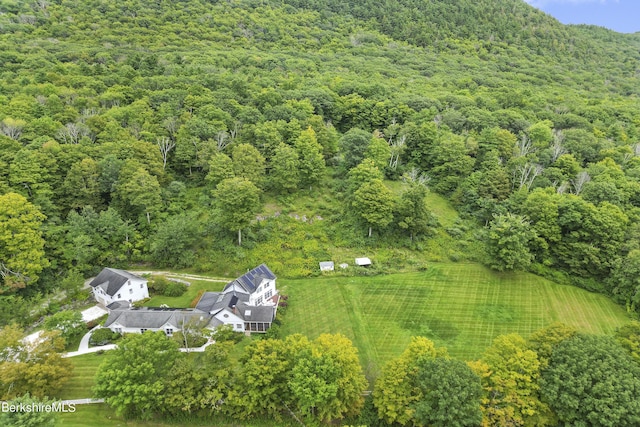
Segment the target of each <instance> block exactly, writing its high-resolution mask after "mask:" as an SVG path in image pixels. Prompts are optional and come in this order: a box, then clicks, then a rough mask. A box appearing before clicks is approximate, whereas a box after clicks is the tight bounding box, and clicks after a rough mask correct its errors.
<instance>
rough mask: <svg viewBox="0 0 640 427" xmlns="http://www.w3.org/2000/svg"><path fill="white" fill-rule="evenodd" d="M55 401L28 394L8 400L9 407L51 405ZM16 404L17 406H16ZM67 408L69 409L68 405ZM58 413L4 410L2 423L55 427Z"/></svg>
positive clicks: (0, 415)
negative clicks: (36, 397)
mask: <svg viewBox="0 0 640 427" xmlns="http://www.w3.org/2000/svg"><path fill="white" fill-rule="evenodd" d="M52 403H54V402H53V401H51V400H49V399H35V398H33V397H31V396H29V395H28V394H26V395H24V396H20V397H16V398H14V399H11V400H9V401H7V404H8V405H9V407H12V406H13V407H18V408H20V407H25V408H26V407H29V408H32V407H35V408H38V407H39V405H51V404H52ZM14 405H15V406H14ZM20 405H23V406H20ZM65 409H67V410H68V409H69V408H68V407H67V408H65ZM57 420H58V415H57V414H56V413H55V412H53V411H49V412H47V411H35V410H34V411H27V410H22V411H21V410H17V411H13V412H12V411H2V412H1V413H0V423H2V425H3V426H5V427H53V426H55V425H56V422H57Z"/></svg>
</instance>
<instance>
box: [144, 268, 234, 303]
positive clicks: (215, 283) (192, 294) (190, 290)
mask: <svg viewBox="0 0 640 427" xmlns="http://www.w3.org/2000/svg"><path fill="white" fill-rule="evenodd" d="M167 277H173V276H171V275H168V276H167ZM180 279H182V280H185V279H183V278H181V277H180ZM186 280H187V281H188V282H189V283H191V284H190V285H189V286H188V287H187V291H186V292H185V293H184V294H182V295H181V296H179V297H166V296H164V295H154V296H152V297H151V299H150V300H149V301H147V302H146V303H145V304H144V305H145V306H146V307H159V306H161V305H162V304H167V305H168V306H169V307H183V308H186V307H189V305H190V304H191V303H192V302H193V300H194V299H195V298H196V297H197V296H198V292H200V290H204V291H212V292H220V291H221V290H222V289H223V288H224V286H225V285H226V284H227V283H229V282H230V281H231V280H233V279H229V280H226V279H211V281H209V280H190V279H186Z"/></svg>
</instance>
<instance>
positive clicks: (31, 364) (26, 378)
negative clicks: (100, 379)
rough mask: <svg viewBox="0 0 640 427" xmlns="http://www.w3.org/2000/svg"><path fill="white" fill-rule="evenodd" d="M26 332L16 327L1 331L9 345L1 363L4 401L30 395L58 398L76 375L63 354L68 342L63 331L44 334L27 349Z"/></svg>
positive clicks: (0, 392) (2, 339)
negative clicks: (71, 377) (61, 334)
mask: <svg viewBox="0 0 640 427" xmlns="http://www.w3.org/2000/svg"><path fill="white" fill-rule="evenodd" d="M22 337H23V334H22V331H21V330H20V329H19V328H18V327H17V326H15V325H12V326H5V327H4V328H2V330H0V343H1V344H3V345H5V347H4V349H3V350H2V353H0V356H2V359H1V360H0V397H1V398H2V399H12V398H15V397H16V396H23V395H25V394H27V393H28V394H30V395H31V396H33V397H36V398H43V397H45V396H54V395H55V394H56V393H58V392H59V391H60V389H61V388H62V387H63V386H64V384H65V382H66V381H67V380H68V379H69V377H70V376H71V373H72V366H71V363H70V362H69V360H68V359H63V358H62V355H61V354H60V352H61V351H63V350H64V345H65V341H64V338H62V337H61V336H60V332H59V331H52V332H44V333H43V334H41V335H40V337H39V338H38V339H36V340H35V342H33V343H31V344H27V345H25V343H24V342H22V341H21V339H22Z"/></svg>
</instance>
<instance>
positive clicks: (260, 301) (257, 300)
mask: <svg viewBox="0 0 640 427" xmlns="http://www.w3.org/2000/svg"><path fill="white" fill-rule="evenodd" d="M261 304H262V297H258V298H257V299H256V305H261Z"/></svg>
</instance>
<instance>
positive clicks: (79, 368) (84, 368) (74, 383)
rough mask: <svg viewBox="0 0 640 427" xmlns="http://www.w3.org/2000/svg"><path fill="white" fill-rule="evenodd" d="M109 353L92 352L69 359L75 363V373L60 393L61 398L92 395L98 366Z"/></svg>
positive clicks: (77, 397) (81, 397) (79, 397)
mask: <svg viewBox="0 0 640 427" xmlns="http://www.w3.org/2000/svg"><path fill="white" fill-rule="evenodd" d="M107 353H108V352H105V353H103V354H97V353H90V354H84V355H82V356H76V357H70V358H69V359H68V360H69V361H70V362H71V364H72V365H73V374H72V376H71V378H70V379H69V381H67V382H66V383H65V384H64V387H63V388H62V390H61V391H60V393H59V394H58V396H56V397H58V398H60V399H84V398H87V397H92V396H93V393H92V391H91V388H92V387H93V386H94V384H95V376H96V372H97V371H98V366H99V365H100V363H102V361H103V360H104V359H105V358H106V357H107Z"/></svg>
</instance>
